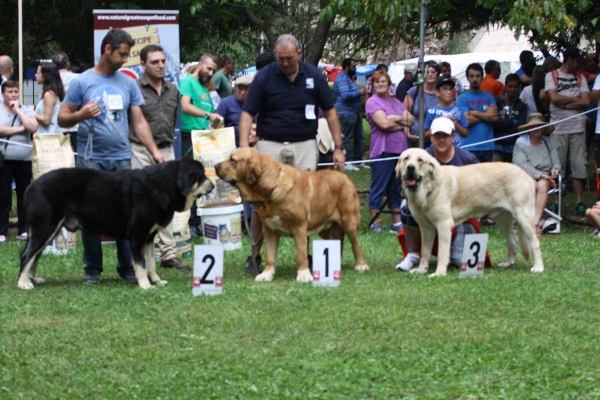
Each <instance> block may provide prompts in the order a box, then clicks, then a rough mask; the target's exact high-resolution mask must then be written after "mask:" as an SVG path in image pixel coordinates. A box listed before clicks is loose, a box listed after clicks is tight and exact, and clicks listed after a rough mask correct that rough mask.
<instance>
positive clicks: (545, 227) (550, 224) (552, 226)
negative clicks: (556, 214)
mask: <svg viewBox="0 0 600 400" xmlns="http://www.w3.org/2000/svg"><path fill="white" fill-rule="evenodd" d="M558 224H559V222H558V221H557V220H555V219H554V218H547V219H545V220H544V221H543V222H541V223H540V229H541V231H542V234H546V233H558V232H560V228H559V231H558V232H555V231H556V228H557V227H558Z"/></svg>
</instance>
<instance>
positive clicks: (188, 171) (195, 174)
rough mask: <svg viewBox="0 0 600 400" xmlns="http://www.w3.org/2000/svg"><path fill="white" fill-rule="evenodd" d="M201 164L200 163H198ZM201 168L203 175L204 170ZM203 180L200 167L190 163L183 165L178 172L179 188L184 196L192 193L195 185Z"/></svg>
mask: <svg viewBox="0 0 600 400" xmlns="http://www.w3.org/2000/svg"><path fill="white" fill-rule="evenodd" d="M198 164H200V163H198ZM200 168H201V172H202V174H203V173H204V168H202V167H201V166H200ZM200 179H201V175H200V173H199V169H198V166H196V165H190V164H189V163H183V162H182V163H181V164H180V166H179V171H178V172H177V188H178V189H179V192H180V193H181V194H182V196H184V197H185V196H187V195H188V194H190V192H191V191H192V189H193V187H194V184H195V183H197V182H199V181H200Z"/></svg>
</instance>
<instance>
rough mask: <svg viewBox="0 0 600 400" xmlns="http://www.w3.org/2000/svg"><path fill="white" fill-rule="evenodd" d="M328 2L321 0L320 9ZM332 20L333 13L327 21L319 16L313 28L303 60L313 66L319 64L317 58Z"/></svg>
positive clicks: (319, 55)
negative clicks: (315, 26)
mask: <svg viewBox="0 0 600 400" xmlns="http://www.w3.org/2000/svg"><path fill="white" fill-rule="evenodd" d="M329 3H330V0H321V1H320V9H321V10H323V9H324V8H325V7H327V6H328V5H329ZM334 20H335V15H334V16H333V17H332V18H331V20H329V21H326V20H324V19H321V18H319V22H318V23H317V28H316V29H315V32H314V34H313V38H312V40H311V41H310V43H309V44H308V46H307V48H306V54H305V55H304V61H306V62H307V63H309V64H311V65H314V66H315V67H316V66H317V64H319V60H320V59H321V57H322V56H323V49H324V48H325V43H327V37H328V36H329V29H330V28H331V26H332V25H333V21H334Z"/></svg>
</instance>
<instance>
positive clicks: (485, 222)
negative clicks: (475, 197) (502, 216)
mask: <svg viewBox="0 0 600 400" xmlns="http://www.w3.org/2000/svg"><path fill="white" fill-rule="evenodd" d="M479 222H480V223H481V224H482V225H485V226H494V225H496V223H495V222H494V220H492V219H490V218H482V219H480V220H479Z"/></svg>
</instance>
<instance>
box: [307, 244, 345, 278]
mask: <svg viewBox="0 0 600 400" xmlns="http://www.w3.org/2000/svg"><path fill="white" fill-rule="evenodd" d="M341 277H342V260H341V247H340V241H339V240H314V241H313V286H339V284H340V280H341Z"/></svg>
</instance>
